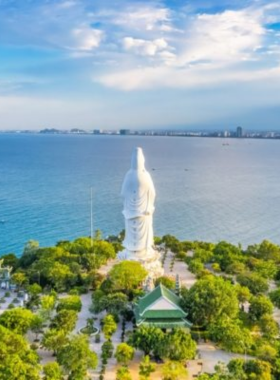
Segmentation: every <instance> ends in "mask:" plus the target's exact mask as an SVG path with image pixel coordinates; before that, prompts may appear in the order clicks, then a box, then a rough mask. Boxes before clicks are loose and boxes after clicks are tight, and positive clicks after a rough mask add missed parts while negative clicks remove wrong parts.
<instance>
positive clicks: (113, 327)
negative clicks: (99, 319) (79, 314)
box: [102, 314, 117, 339]
mask: <svg viewBox="0 0 280 380" xmlns="http://www.w3.org/2000/svg"><path fill="white" fill-rule="evenodd" d="M102 331H103V333H104V336H105V338H106V339H110V338H111V336H112V335H113V334H114V333H115V332H116V331H117V324H116V322H115V319H114V317H113V315H111V314H108V315H106V317H105V318H104V319H103V325H102Z"/></svg>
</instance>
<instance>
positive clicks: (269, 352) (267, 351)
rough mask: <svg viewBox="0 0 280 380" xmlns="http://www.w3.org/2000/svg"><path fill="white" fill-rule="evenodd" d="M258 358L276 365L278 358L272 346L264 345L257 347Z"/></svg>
mask: <svg viewBox="0 0 280 380" xmlns="http://www.w3.org/2000/svg"><path fill="white" fill-rule="evenodd" d="M257 357H258V358H259V359H260V360H263V361H265V362H269V363H274V362H275V360H276V357H277V350H276V348H274V347H272V346H271V345H270V344H262V345H260V346H258V347H257Z"/></svg>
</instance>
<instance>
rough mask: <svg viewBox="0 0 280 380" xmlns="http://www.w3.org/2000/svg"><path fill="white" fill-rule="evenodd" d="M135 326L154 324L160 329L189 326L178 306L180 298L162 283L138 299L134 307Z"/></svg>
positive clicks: (184, 314)
mask: <svg viewBox="0 0 280 380" xmlns="http://www.w3.org/2000/svg"><path fill="white" fill-rule="evenodd" d="M134 314H135V319H136V326H141V325H145V326H155V327H159V328H162V329H171V328H174V327H185V328H191V326H192V324H191V322H189V321H188V320H187V319H186V317H187V314H186V313H185V312H184V310H183V309H182V308H181V307H180V298H179V297H178V296H177V295H176V294H175V293H174V292H173V291H171V290H170V289H168V288H166V287H165V286H164V285H162V284H159V285H158V286H157V287H156V288H155V289H154V290H152V291H151V292H150V293H147V294H146V295H145V296H144V297H141V298H140V299H139V302H138V304H136V305H135V307H134Z"/></svg>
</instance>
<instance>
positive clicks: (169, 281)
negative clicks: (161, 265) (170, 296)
mask: <svg viewBox="0 0 280 380" xmlns="http://www.w3.org/2000/svg"><path fill="white" fill-rule="evenodd" d="M159 284H163V285H164V286H165V287H166V288H168V289H175V285H176V282H175V280H174V279H173V278H172V277H168V276H161V277H158V278H157V279H156V282H155V286H156V287H157V286H158V285H159Z"/></svg>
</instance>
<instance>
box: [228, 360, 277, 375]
mask: <svg viewBox="0 0 280 380" xmlns="http://www.w3.org/2000/svg"><path fill="white" fill-rule="evenodd" d="M229 365H230V363H229ZM244 370H245V373H246V374H247V376H248V379H258V380H271V365H270V364H269V363H268V362H264V361H262V360H248V361H246V362H245V363H244Z"/></svg>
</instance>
